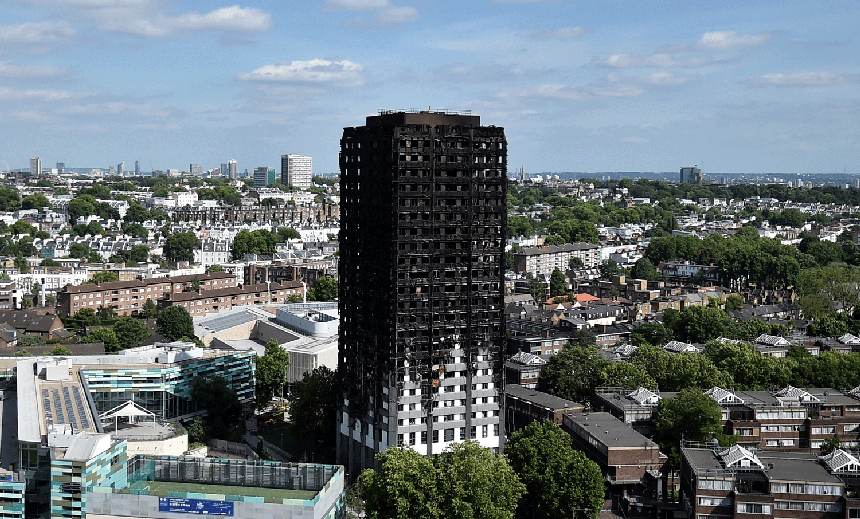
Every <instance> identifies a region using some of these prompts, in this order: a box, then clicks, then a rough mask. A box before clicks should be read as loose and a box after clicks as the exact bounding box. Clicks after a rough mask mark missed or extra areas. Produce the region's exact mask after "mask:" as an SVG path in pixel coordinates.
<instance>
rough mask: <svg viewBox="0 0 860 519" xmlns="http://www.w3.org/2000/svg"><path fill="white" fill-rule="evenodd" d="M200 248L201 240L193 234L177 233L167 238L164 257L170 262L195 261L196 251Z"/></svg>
mask: <svg viewBox="0 0 860 519" xmlns="http://www.w3.org/2000/svg"><path fill="white" fill-rule="evenodd" d="M199 247H200V238H198V237H197V235H196V234H194V233H193V232H190V231H189V232H177V233H174V234H171V235H169V236H167V240H166V242H165V244H164V257H165V258H167V259H168V261H194V251H195V250H197V249H198V248H199Z"/></svg>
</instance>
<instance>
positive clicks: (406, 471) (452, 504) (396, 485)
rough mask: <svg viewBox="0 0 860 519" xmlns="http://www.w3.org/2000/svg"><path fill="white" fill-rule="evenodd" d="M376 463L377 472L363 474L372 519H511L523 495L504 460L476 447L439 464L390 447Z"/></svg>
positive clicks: (469, 445)
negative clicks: (378, 469)
mask: <svg viewBox="0 0 860 519" xmlns="http://www.w3.org/2000/svg"><path fill="white" fill-rule="evenodd" d="M377 460H379V462H380V465H381V469H380V471H379V472H376V471H373V470H370V469H368V470H365V471H364V472H363V473H362V474H361V484H362V485H363V486H364V495H365V510H366V512H367V516H368V517H369V518H370V519H395V518H396V519H407V518H408V519H441V518H449V517H452V518H458V517H461V518H471V519H491V518H492V519H509V518H513V515H514V509H515V508H516V506H517V500H518V499H519V498H520V496H522V494H523V492H524V491H525V486H524V485H523V484H522V483H521V482H520V481H519V479H518V478H517V475H516V473H515V472H514V471H513V469H512V468H511V466H510V464H509V463H508V460H507V459H506V458H505V457H504V456H494V455H493V453H492V452H491V451H490V449H486V448H483V447H481V446H479V445H478V444H477V443H475V442H473V441H465V442H463V443H455V444H452V445H451V446H450V447H449V448H448V449H447V450H446V451H445V452H443V453H442V454H440V455H439V456H436V457H435V458H428V457H424V456H422V455H420V454H418V453H417V452H415V451H414V450H412V449H408V448H405V447H392V448H389V449H388V450H387V451H385V452H384V453H382V454H379V455H377Z"/></svg>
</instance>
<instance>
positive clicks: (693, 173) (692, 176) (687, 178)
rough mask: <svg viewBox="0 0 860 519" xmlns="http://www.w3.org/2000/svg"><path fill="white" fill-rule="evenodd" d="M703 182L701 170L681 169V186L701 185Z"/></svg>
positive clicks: (693, 168) (695, 168) (694, 168)
mask: <svg viewBox="0 0 860 519" xmlns="http://www.w3.org/2000/svg"><path fill="white" fill-rule="evenodd" d="M704 180H705V177H704V175H702V170H701V168H697V167H695V166H693V167H692V168H681V184H684V183H686V184H699V185H701V184H703V183H704Z"/></svg>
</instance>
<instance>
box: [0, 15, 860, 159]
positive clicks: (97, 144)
mask: <svg viewBox="0 0 860 519" xmlns="http://www.w3.org/2000/svg"><path fill="white" fill-rule="evenodd" d="M232 1H234V0H195V1H183V0H0V168H2V169H5V168H7V167H11V168H13V169H15V168H27V167H29V159H30V157H41V158H42V161H43V165H44V166H45V167H53V166H54V164H55V163H56V162H65V164H66V166H67V167H102V168H107V167H108V166H109V165H116V164H117V163H119V162H125V167H126V169H132V168H133V167H134V161H135V160H140V164H141V169H142V170H144V171H150V170H151V169H153V168H154V169H167V168H176V169H180V170H187V169H188V168H189V164H191V163H199V164H202V165H203V167H204V169H210V168H218V167H219V166H220V164H221V163H225V162H227V161H228V160H229V159H235V160H236V161H237V163H238V169H239V171H244V170H245V169H248V170H253V169H254V168H255V167H258V166H270V167H276V168H277V167H279V165H280V156H281V155H282V154H287V153H296V154H301V155H310V156H312V157H313V170H314V173H331V172H336V171H337V170H338V149H339V139H340V136H341V133H342V129H343V128H344V127H346V126H360V125H362V124H364V121H365V117H366V116H368V115H374V114H376V113H378V111H379V110H381V109H394V110H397V109H427V108H431V109H447V110H471V111H472V113H473V114H477V115H480V116H481V122H482V123H483V124H485V125H495V126H502V127H504V128H505V133H506V136H507V139H508V168H509V170H511V171H513V170H514V169H517V168H520V167H523V168H525V170H526V171H527V172H532V173H539V172H566V171H578V172H602V171H678V170H679V168H680V167H682V166H692V165H698V166H700V167H702V169H703V171H704V172H705V173H706V174H707V173H709V172H748V173H767V172H773V173H835V172H842V171H846V172H848V173H854V174H860V153H858V151H860V45H858V36H857V27H858V26H860V2H857V1H856V0H850V1H839V0H836V1H819V2H813V1H809V0H800V1H794V0H780V1H766V0H763V1H754V2H751V1H749V0H742V1H736V0H721V1H713V0H711V1H707V2H700V1H695V0H691V1H684V2H681V1H677V0H672V1H661V0H648V1H642V0H609V1H601V0H577V1H565V0H555V1H540V0H496V1H493V0H461V1H442V0H306V1H301V2H297V1H293V2H285V1H279V0H248V2H247V3H243V4H238V5H236V4H232V3H231V2H232Z"/></svg>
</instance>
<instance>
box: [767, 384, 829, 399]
mask: <svg viewBox="0 0 860 519" xmlns="http://www.w3.org/2000/svg"><path fill="white" fill-rule="evenodd" d="M775 396H776V397H779V398H786V399H792V400H795V399H796V400H799V401H801V402H820V401H821V400H820V399H819V398H818V397H816V396H814V395H813V394H811V393H810V392H809V391H805V390H803V389H800V388H796V387H794V386H791V385H788V386H785V387H784V388H782V389H780V390H779V391H777V392H776V394H775Z"/></svg>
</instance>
